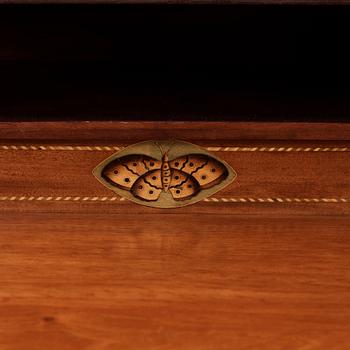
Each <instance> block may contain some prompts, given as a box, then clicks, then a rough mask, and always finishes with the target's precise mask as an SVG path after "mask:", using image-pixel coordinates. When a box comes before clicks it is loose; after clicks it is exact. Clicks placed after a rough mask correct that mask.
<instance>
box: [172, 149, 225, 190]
mask: <svg viewBox="0 0 350 350" xmlns="http://www.w3.org/2000/svg"><path fill="white" fill-rule="evenodd" d="M170 168H172V169H174V170H180V171H181V172H184V173H185V174H188V175H191V176H192V177H193V178H194V179H195V180H196V181H197V182H198V184H199V186H200V188H201V189H206V188H210V187H213V186H215V185H217V184H219V183H220V182H221V181H223V180H224V179H225V178H226V177H227V176H228V170H227V168H226V167H225V165H224V164H222V163H221V162H219V161H218V160H217V159H215V158H213V157H210V156H207V155H205V154H189V155H187V156H183V157H179V158H176V159H174V160H172V161H170Z"/></svg>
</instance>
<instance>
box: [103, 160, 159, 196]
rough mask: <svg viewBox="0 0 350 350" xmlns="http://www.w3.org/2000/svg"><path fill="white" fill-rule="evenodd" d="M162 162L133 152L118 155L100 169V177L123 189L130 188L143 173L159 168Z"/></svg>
mask: <svg viewBox="0 0 350 350" xmlns="http://www.w3.org/2000/svg"><path fill="white" fill-rule="evenodd" d="M161 166H162V162H161V161H159V160H157V159H154V158H151V157H148V156H145V155H142V154H133V155H128V156H124V157H120V158H117V159H115V160H114V161H112V162H110V163H109V164H107V165H106V166H105V168H104V169H103V170H102V177H103V178H104V179H105V180H106V181H108V182H109V183H110V184H112V185H114V186H117V187H119V188H121V189H123V190H129V191H130V190H131V188H132V187H133V185H134V184H135V183H136V182H137V180H138V179H139V178H140V177H142V176H143V175H144V174H146V173H148V172H150V171H153V170H156V169H160V168H161Z"/></svg>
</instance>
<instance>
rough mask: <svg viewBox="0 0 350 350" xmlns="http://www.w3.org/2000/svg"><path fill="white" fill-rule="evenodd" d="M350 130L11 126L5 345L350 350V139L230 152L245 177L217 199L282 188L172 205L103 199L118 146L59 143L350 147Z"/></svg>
mask: <svg viewBox="0 0 350 350" xmlns="http://www.w3.org/2000/svg"><path fill="white" fill-rule="evenodd" d="M156 125H158V126H159V128H155V126H156ZM206 125H207V126H206ZM349 135H350V129H349V125H347V124H342V125H341V124H328V125H323V124H316V125H312V124H311V125H310V124H309V125H307V124H300V125H298V124H264V125H261V126H259V125H258V124H230V123H226V124H225V123H211V124H210V125H208V124H205V123H203V124H201V123H187V124H186V123H159V124H155V123H144V124H142V123H141V122H140V123H88V122H86V123H72V124H68V123H33V124H31V123H13V124H11V123H4V124H1V127H0V140H1V142H0V248H1V254H0V276H1V278H0V349H4V350H22V349H26V350H37V349H43V348H50V349H54V350H55V349H57V350H58V349H59V350H70V349H74V350H75V349H82V350H85V349H86V350H100V349H150V350H151V349H152V350H153V349H191V350H192V349H201V350H202V349H204V350H206V349H207V350H209V349H218V350H225V349H233V348H234V349H238V350H241V349H242V350H243V349H262V350H264V349H266V350H279V349H306V348H307V349H312V350H321V349H337V350H338V349H339V350H346V349H347V348H348V344H349V343H350V326H349V325H350V241H349V239H350V238H349V237H350V236H349V234H348V233H349V227H350V209H349V207H350V201H349V200H350V195H349V193H350V187H349V186H350V185H349V181H348V179H349V178H350V173H349V169H350V167H349V152H348V151H346V152H332V151H327V152H312V151H301V152H294V151H293V152H278V151H272V152H257V151H255V152H225V151H221V152H217V153H215V154H217V155H219V156H220V157H221V158H222V159H224V160H226V161H227V162H229V163H230V164H231V165H232V166H233V168H234V169H235V170H236V171H237V172H238V178H237V181H236V182H234V183H233V184H232V186H230V187H228V188H227V189H225V190H223V191H222V192H220V193H218V195H217V196H216V197H218V198H220V197H223V198H231V197H234V198H240V197H244V198H251V197H253V198H256V199H257V198H259V197H262V198H269V197H272V198H274V201H273V202H258V201H257V202H250V201H249V200H248V201H246V202H224V201H218V202H215V201H211V202H201V203H197V204H195V205H192V206H189V207H185V208H179V209H168V210H162V209H155V208H145V207H142V206H139V205H137V204H134V203H130V202H127V201H119V200H117V201H106V200H103V198H104V197H106V198H109V197H110V196H113V193H112V192H111V191H109V190H108V189H106V188H104V187H103V186H102V185H101V184H99V183H98V182H97V181H96V179H95V178H94V177H93V176H92V173H91V172H92V169H93V168H94V167H95V165H96V164H98V163H99V162H100V161H101V160H103V159H104V158H106V157H107V156H109V155H110V154H111V153H113V151H110V150H97V149H96V148H95V149H94V150H91V151H77V150H71V151H59V150H51V151H50V150H48V147H49V146H50V145H56V146H62V145H72V146H75V147H77V146H81V145H85V146H86V145H92V146H96V145H102V146H103V145H104V146H106V145H116V146H118V145H127V144H130V143H134V142H137V141H141V140H144V139H150V138H167V137H175V138H180V139H185V140H187V141H192V142H195V143H198V144H200V145H201V146H242V147H244V146H245V147H258V148H259V147H267V148H269V147H283V148H287V147H293V148H296V147H300V148H302V149H305V148H315V147H322V148H325V147H329V148H339V147H347V148H348V147H349V146H350V142H349V140H350V138H349ZM11 145H12V146H15V147H13V148H14V149H11V147H9V148H8V149H6V148H4V147H3V146H11ZM40 145H43V146H44V147H45V148H46V150H39V149H37V150H29V149H28V148H30V146H35V147H38V146H40ZM21 146H24V149H21ZM219 195H220V196H219ZM3 196H5V197H6V198H7V199H6V200H1V197H3ZM13 196H14V197H15V200H11V198H12V197H13ZM22 196H25V200H20V198H21V197H22ZM30 196H33V198H34V199H33V200H28V198H29V197H30ZM41 196H44V197H42V198H41ZM46 196H53V197H54V198H57V196H62V198H61V199H60V200H58V201H56V200H53V199H50V200H47V197H46ZM67 196H69V197H71V198H70V199H69V200H64V198H65V197H67ZM84 196H89V197H90V198H91V196H96V197H97V198H98V200H96V201H94V200H89V201H87V202H84V201H83V200H82V198H83V197H84ZM75 197H79V198H80V199H79V200H78V201H75V200H74V198H75ZM279 197H282V198H286V197H291V198H292V197H293V198H294V197H297V198H314V197H316V198H322V197H331V198H332V197H336V198H338V199H339V198H344V199H347V201H344V202H341V201H338V202H322V201H321V202H317V203H316V202H305V201H304V202H300V203H298V202H286V201H283V202H279V201H278V200H277V198H279ZM40 198H41V199H40Z"/></svg>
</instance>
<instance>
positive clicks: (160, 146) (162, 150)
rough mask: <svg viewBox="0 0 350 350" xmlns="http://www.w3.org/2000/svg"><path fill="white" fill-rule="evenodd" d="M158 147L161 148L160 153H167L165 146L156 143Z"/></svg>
mask: <svg viewBox="0 0 350 350" xmlns="http://www.w3.org/2000/svg"><path fill="white" fill-rule="evenodd" d="M155 144H156V145H157V147H158V148H159V150H160V153H161V154H162V155H163V154H164V153H165V152H164V148H163V146H162V145H161V144H160V143H158V142H156V143H155Z"/></svg>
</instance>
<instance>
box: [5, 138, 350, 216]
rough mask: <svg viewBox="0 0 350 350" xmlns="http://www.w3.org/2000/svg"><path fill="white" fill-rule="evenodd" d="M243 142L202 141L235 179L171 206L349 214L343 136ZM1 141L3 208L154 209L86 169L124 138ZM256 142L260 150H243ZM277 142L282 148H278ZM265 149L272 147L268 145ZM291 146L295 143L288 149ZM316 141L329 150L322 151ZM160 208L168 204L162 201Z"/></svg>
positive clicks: (349, 187)
mask: <svg viewBox="0 0 350 350" xmlns="http://www.w3.org/2000/svg"><path fill="white" fill-rule="evenodd" d="M188 141H191V140H188ZM242 143H245V146H244V147H243V146H242V148H239V147H238V148H237V147H236V146H224V147H223V146H206V147H207V149H208V150H211V151H212V152H215V153H216V154H218V156H219V157H220V158H222V159H224V160H225V161H227V162H228V163H229V164H230V165H231V166H232V167H233V168H234V169H235V170H236V171H237V173H238V177H237V180H236V181H234V182H233V183H232V184H231V185H230V186H228V187H227V188H225V189H224V190H222V191H220V192H219V193H217V194H216V195H215V196H214V197H211V198H208V199H206V200H204V201H202V202H200V203H197V204H195V205H193V206H190V207H185V208H179V209H175V212H183V213H188V214H193V213H201V212H203V211H205V212H207V213H209V212H216V213H221V212H222V211H224V212H227V213H228V212H229V213H230V214H239V215H241V214H259V215H260V214H269V215H275V214H276V215H281V214H283V215H291V214H292V215H313V214H322V215H345V214H347V215H348V214H350V206H349V203H350V183H349V178H350V167H349V155H348V152H347V151H344V149H346V150H349V149H350V148H349V146H350V145H349V142H342V145H341V146H340V145H337V146H336V147H333V146H332V144H331V143H330V142H328V143H327V145H326V146H320V145H319V143H313V144H312V145H311V144H310V145H308V146H307V147H305V146H304V145H302V143H300V142H290V141H288V146H287V145H283V143H278V144H277V143H275V144H273V145H272V144H270V143H264V142H258V143H254V142H250V143H248V142H243V141H242ZM281 145H282V146H281ZM3 146H5V147H7V148H4V147H1V148H0V164H1V168H0V209H1V210H4V211H21V212H32V211H34V212H42V211H52V212H57V211H58V212H80V211H81V210H83V211H87V212H99V211H101V210H103V211H104V212H112V213H117V212H119V213H122V212H125V211H129V210H132V211H133V212H141V213H147V212H150V211H151V212H154V210H159V209H150V208H143V207H141V206H138V205H136V204H134V203H131V202H129V201H127V200H124V199H123V198H120V197H119V196H117V195H115V194H114V193H113V192H112V191H110V190H109V189H107V188H105V187H104V186H102V185H101V184H100V183H99V182H98V181H97V180H96V179H95V178H94V176H93V175H92V170H93V168H94V167H95V166H96V165H97V164H99V163H100V162H101V161H102V160H103V159H105V158H106V157H108V156H109V155H111V154H113V153H114V152H115V151H117V150H118V149H121V148H122V147H123V146H104V147H108V148H101V149H100V148H97V147H102V146H86V144H83V145H71V144H70V145H65V144H61V145H50V144H47V145H45V149H44V150H43V151H44V152H40V151H39V150H40V148H39V147H40V145H37V144H35V143H34V142H31V143H26V144H17V145H13V146H16V148H14V147H9V146H11V145H3ZM31 147H35V149H33V148H31ZM56 147H58V148H57V149H56ZM84 147H93V148H91V149H89V148H84ZM113 147H115V148H113ZM215 147H216V148H215ZM261 148H264V149H265V150H266V151H260V152H259V151H246V149H254V150H259V149H261ZM281 148H282V149H283V150H282V151H280V150H279V149H281ZM243 149H244V151H243ZM269 149H273V150H272V151H268V150H269ZM289 149H292V150H293V151H288V150H289ZM321 149H323V150H325V149H327V150H329V151H320V150H321ZM333 149H336V150H335V151H334V150H333ZM71 150H74V152H70V151H71ZM75 150H77V151H78V152H75ZM239 150H242V151H239ZM297 150H303V151H297ZM316 150H317V151H316ZM332 150H333V151H332ZM62 151H66V152H62ZM44 203H45V204H44ZM118 203H120V204H118ZM77 204H78V205H77ZM121 204H122V205H121ZM102 208H103V209H102ZM165 211H166V212H169V210H168V209H167V210H165ZM170 211H173V210H171V209H170Z"/></svg>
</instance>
